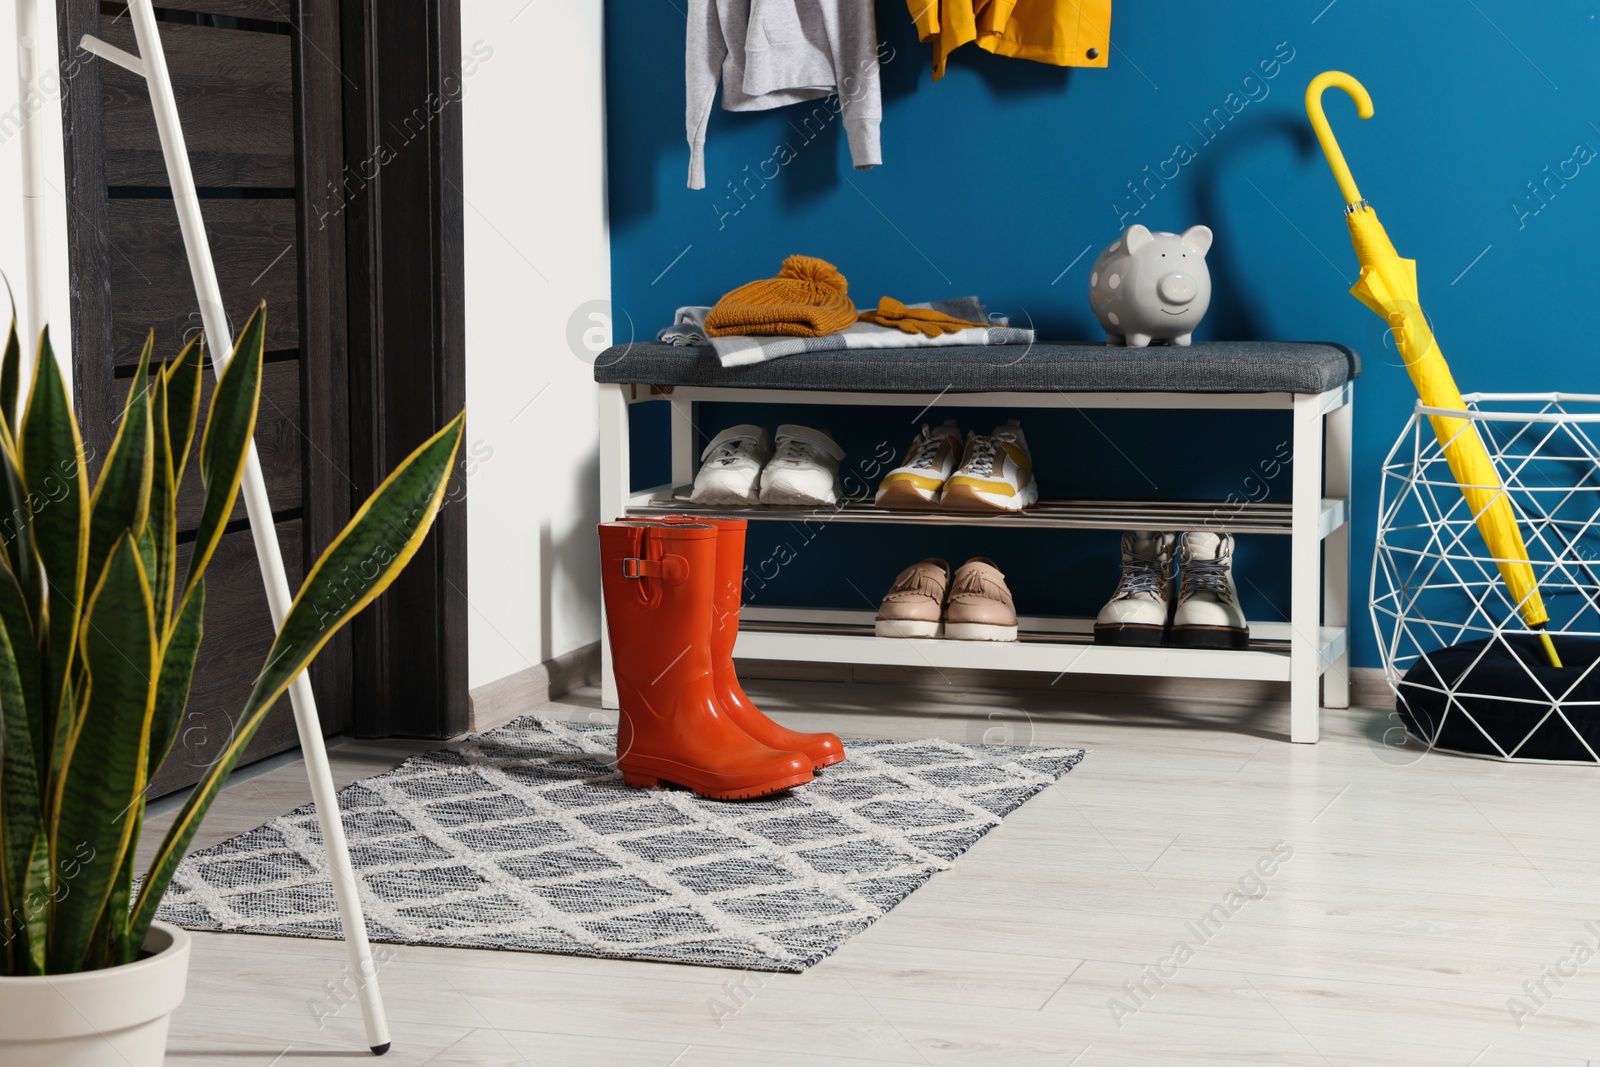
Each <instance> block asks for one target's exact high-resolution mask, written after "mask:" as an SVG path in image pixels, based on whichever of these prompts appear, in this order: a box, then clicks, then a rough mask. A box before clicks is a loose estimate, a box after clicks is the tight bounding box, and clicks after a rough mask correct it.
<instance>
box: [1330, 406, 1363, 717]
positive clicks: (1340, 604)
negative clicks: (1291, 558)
mask: <svg viewBox="0 0 1600 1067" xmlns="http://www.w3.org/2000/svg"><path fill="white" fill-rule="evenodd" d="M1354 412H1355V403H1354V400H1353V399H1348V400H1346V401H1345V403H1344V405H1343V406H1341V407H1338V408H1335V409H1334V410H1332V411H1330V412H1329V413H1328V423H1327V427H1328V428H1327V434H1326V436H1325V439H1324V442H1323V450H1324V451H1323V490H1322V491H1323V492H1324V493H1325V494H1326V495H1328V496H1330V497H1333V498H1335V499H1337V498H1339V497H1343V498H1345V499H1346V500H1349V499H1350V452H1351V445H1352V437H1351V425H1352V422H1353V416H1354ZM1352 503H1353V502H1352ZM1352 521H1353V515H1352V511H1351V510H1350V508H1348V507H1347V508H1346V511H1345V524H1344V525H1343V526H1341V527H1339V528H1338V529H1337V530H1334V531H1333V532H1332V533H1331V534H1329V535H1328V540H1327V542H1326V544H1324V546H1323V572H1322V573H1323V577H1322V621H1323V624H1324V625H1326V626H1343V627H1346V628H1348V627H1349V625H1350V526H1351V523H1352ZM1351 644H1352V642H1351V641H1350V640H1349V639H1348V635H1346V641H1345V653H1344V655H1342V656H1340V657H1339V658H1338V659H1337V660H1336V661H1334V662H1333V663H1332V664H1330V665H1329V666H1328V671H1327V673H1326V674H1324V675H1323V676H1322V706H1323V707H1325V708H1348V707H1349V706H1350V645H1351Z"/></svg>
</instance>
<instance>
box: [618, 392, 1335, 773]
mask: <svg viewBox="0 0 1600 1067" xmlns="http://www.w3.org/2000/svg"><path fill="white" fill-rule="evenodd" d="M599 388H600V416H601V417H600V428H601V441H600V498H601V499H600V504H601V513H602V514H603V515H608V516H609V515H619V516H620V515H627V516H631V517H636V518H648V517H650V516H656V515H670V514H686V513H690V514H692V513H700V514H704V515H706V516H708V517H710V516H716V517H728V518H743V519H750V520H753V521H779V522H788V523H828V522H844V523H878V524H882V523H889V524H899V525H946V526H948V525H961V526H985V527H1005V526H1012V527H1017V528H1053V529H1073V530H1126V529H1170V530H1184V529H1214V530H1218V531H1227V532H1230V533H1240V534H1275V535H1281V536H1287V537H1288V538H1289V539H1290V609H1289V616H1290V620H1289V622H1287V623H1252V624H1251V628H1250V638H1251V640H1250V647H1249V648H1247V649H1241V650H1207V649H1182V648H1164V647H1163V648H1124V647H1113V646H1105V645H1096V644H1094V643H1093V634H1092V623H1093V620H1092V619H1073V618H1049V617H1023V618H1021V619H1019V620H1018V624H1019V630H1020V639H1019V640H1018V641H1017V642H1016V643H1014V644H1011V643H1006V644H996V643H991V642H969V641H950V640H943V639H926V640H918V639H913V640H902V639H888V638H879V637H876V636H874V635H873V632H872V616H873V612H871V611H865V610H862V611H851V610H826V609H815V608H778V607H760V608H757V607H751V608H747V609H746V610H745V612H744V613H743V616H742V624H741V627H740V633H739V643H738V645H737V647H736V648H735V652H734V654H735V656H738V657H741V658H748V659H761V660H791V661H804V662H828V663H852V664H854V663H860V664H889V665H899V666H907V667H920V668H924V669H928V670H933V669H935V668H938V669H961V668H974V669H986V670H995V669H1001V670H1019V671H1042V672H1048V673H1051V674H1063V673H1068V672H1071V673H1080V674H1131V675H1143V676H1146V677H1181V678H1203V679H1240V680H1257V681H1286V682H1288V683H1289V688H1290V700H1289V704H1290V716H1289V720H1290V721H1289V735H1290V740H1292V741H1297V742H1306V743H1310V742H1315V741H1316V740H1317V739H1318V736H1319V709H1320V708H1321V707H1330V708H1343V707H1348V706H1349V701H1350V691H1349V632H1348V623H1349V619H1348V612H1349V577H1350V567H1349V551H1350V539H1349V530H1350V526H1349V519H1350V516H1349V493H1350V446H1351V438H1350V433H1351V413H1352V392H1353V390H1352V388H1351V386H1350V385H1348V384H1347V385H1343V386H1340V387H1338V388H1336V389H1332V390H1329V391H1328V392H1325V393H1055V392H1051V393H1011V392H1008V393H964V394H950V393H946V394H938V395H935V394H927V395H923V394H913V393H841V392H818V391H811V390H774V389H734V388H709V387H699V386H697V387H693V388H688V387H678V388H672V387H648V386H637V385H611V384H602V385H601V386H600V387H599ZM650 400H665V401H666V402H668V403H670V404H671V405H672V409H673V418H672V431H671V433H672V442H671V447H672V483H671V484H670V485H665V486H658V487H655V488H652V489H646V490H643V491H639V492H635V491H633V490H632V489H631V488H630V467H629V433H628V407H629V405H631V404H634V403H640V402H644V401H650ZM701 401H730V402H740V403H772V404H818V405H829V406H837V405H873V406H899V407H911V408H914V409H917V410H919V411H921V410H925V409H927V408H929V407H931V406H933V405H935V404H937V405H938V406H939V407H941V408H952V407H962V408H978V407H982V408H1003V409H1006V410H1016V409H1026V408H1035V409H1038V408H1101V409H1104V408H1122V409H1133V408H1143V409H1152V408H1153V409H1175V408H1186V409H1200V410H1224V411H1225V410H1241V409H1251V410H1284V411H1289V412H1291V413H1292V421H1293V438H1292V444H1293V457H1294V460H1295V462H1294V465H1293V468H1292V470H1293V476H1292V485H1291V491H1290V497H1289V499H1288V500H1287V501H1283V502H1278V501H1263V502H1251V501H1243V502H1234V501H1122V500H1045V501H1041V502H1040V503H1039V504H1038V505H1037V506H1036V507H1033V508H1030V509H1028V510H1027V511H1026V512H1023V513H1021V514H1016V515H1004V514H985V513H977V512H957V511H935V510H928V511H910V510H886V509H882V508H877V507H874V506H873V505H872V504H871V502H870V501H863V500H846V501H844V502H843V503H842V504H841V505H839V506H836V507H821V508H794V507H748V508H727V507H701V506H698V505H695V504H692V503H690V502H689V501H688V499H687V496H688V486H689V485H690V484H692V482H693V480H694V473H695V469H694V465H695V462H696V460H697V458H698V456H699V452H700V447H699V446H700V443H701V440H700V435H699V434H697V431H696V426H697V423H696V421H695V417H696V411H695V405H696V404H697V403H699V402H701ZM919 417H920V416H919ZM601 650H602V660H603V663H602V678H603V690H604V691H603V694H602V700H603V703H604V705H605V706H606V707H615V706H616V694H615V688H614V684H613V682H612V676H611V669H610V649H609V647H608V646H607V645H606V643H605V638H604V630H603V628H602V635H601ZM1319 690H1320V692H1319Z"/></svg>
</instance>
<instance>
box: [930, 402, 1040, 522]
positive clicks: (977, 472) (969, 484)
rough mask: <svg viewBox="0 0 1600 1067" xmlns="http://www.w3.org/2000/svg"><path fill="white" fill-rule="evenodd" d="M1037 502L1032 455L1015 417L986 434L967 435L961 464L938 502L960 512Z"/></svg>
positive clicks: (1004, 508) (1009, 508)
mask: <svg viewBox="0 0 1600 1067" xmlns="http://www.w3.org/2000/svg"><path fill="white" fill-rule="evenodd" d="M1038 502H1039V487H1038V486H1037V485H1035V484H1034V481H1033V456H1032V455H1031V454H1030V453H1029V452H1028V442H1027V439H1026V438H1024V437H1023V436H1022V427H1021V425H1020V424H1018V422H1017V420H1016V419H1012V420H1011V421H1010V422H1008V423H1006V424H1005V425H1004V426H998V427H996V428H995V431H994V433H992V434H988V435H987V436H986V435H984V434H981V433H969V434H967V450H966V452H965V453H963V454H962V457H961V466H960V468H959V469H958V470H957V471H956V472H955V474H953V475H951V476H950V479H949V481H947V482H945V483H944V491H943V492H942V493H940V494H939V503H940V504H942V505H944V506H945V507H947V508H959V509H961V510H963V511H1021V510H1022V509H1023V508H1026V507H1031V506H1032V505H1034V504H1037V503H1038Z"/></svg>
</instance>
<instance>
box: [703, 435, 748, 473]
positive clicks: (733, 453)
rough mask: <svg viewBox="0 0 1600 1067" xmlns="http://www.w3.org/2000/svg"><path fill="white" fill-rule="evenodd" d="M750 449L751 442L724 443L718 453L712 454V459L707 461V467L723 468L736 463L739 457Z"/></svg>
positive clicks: (719, 447)
mask: <svg viewBox="0 0 1600 1067" xmlns="http://www.w3.org/2000/svg"><path fill="white" fill-rule="evenodd" d="M749 447H750V442H749V441H724V442H723V443H722V444H720V445H718V446H717V448H716V451H714V452H712V453H711V458H710V459H708V460H706V465H707V466H723V467H726V466H727V465H728V464H730V463H733V462H735V461H736V460H738V459H739V455H740V453H741V452H743V451H744V450H746V449H748V448H749Z"/></svg>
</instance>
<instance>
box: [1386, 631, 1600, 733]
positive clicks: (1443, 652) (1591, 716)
mask: <svg viewBox="0 0 1600 1067" xmlns="http://www.w3.org/2000/svg"><path fill="white" fill-rule="evenodd" d="M1491 641H1492V646H1491ZM1555 642H1556V652H1557V654H1558V655H1560V657H1561V662H1562V667H1561V668H1559V669H1557V668H1555V667H1552V666H1550V662H1549V660H1548V659H1546V658H1545V653H1544V647H1543V645H1541V644H1540V642H1539V638H1538V637H1536V636H1534V635H1533V634H1511V635H1507V636H1505V637H1504V638H1498V639H1494V638H1484V639H1482V640H1479V641H1468V642H1466V643H1464V644H1460V645H1451V646H1450V647H1449V648H1443V649H1440V650H1439V651H1437V652H1430V653H1428V654H1427V655H1425V656H1423V657H1422V658H1421V659H1419V660H1418V661H1417V662H1416V663H1415V664H1414V665H1413V666H1412V668H1411V669H1410V670H1408V671H1407V672H1406V674H1405V677H1404V678H1403V679H1401V681H1400V698H1399V699H1397V700H1396V701H1395V710H1396V711H1398V712H1399V713H1400V718H1401V720H1402V721H1403V722H1404V723H1405V725H1406V729H1407V730H1409V731H1410V732H1411V735H1412V736H1413V737H1416V738H1418V739H1419V740H1421V741H1423V742H1426V743H1431V744H1433V745H1435V746H1437V747H1439V748H1448V749H1452V750H1454V751H1457V752H1472V753H1478V754H1482V755H1488V756H1500V755H1501V753H1502V751H1503V752H1504V754H1505V755H1508V756H1514V757H1516V758H1517V759H1530V760H1569V761H1581V762H1584V763H1594V762H1596V759H1595V753H1600V669H1596V667H1595V662H1596V660H1600V640H1597V639H1595V638H1589V637H1562V636H1559V635H1557V636H1556V637H1555ZM1486 647H1487V648H1488V650H1487V651H1485V648H1486ZM1442 690H1449V691H1453V692H1454V694H1455V695H1454V697H1453V698H1452V697H1451V696H1450V695H1448V694H1447V693H1446V692H1442ZM1558 704H1559V707H1560V712H1561V713H1564V714H1565V716H1566V720H1567V721H1563V720H1562V714H1560V713H1557V712H1556V711H1555V710H1554V709H1555V708H1556V706H1557V705H1558ZM1463 712H1465V713H1466V714H1463ZM1468 716H1470V718H1469V717H1468ZM1473 720H1476V721H1477V725H1476V726H1475V725H1473ZM1541 720H1542V721H1541ZM1567 722H1570V723H1571V724H1572V725H1571V726H1570V727H1569V726H1568V725H1567ZM1441 723H1442V724H1443V726H1442V728H1441ZM1479 727H1482V729H1481V730H1480V729H1479ZM1574 730H1576V733H1574ZM1530 731H1532V734H1533V736H1531V737H1529V736H1528V735H1529V732H1530ZM1485 734H1488V736H1487V737H1485V736H1484V735H1485ZM1580 736H1581V738H1582V740H1581V741H1580V740H1579V737H1580ZM1490 738H1493V739H1494V742H1497V743H1498V745H1499V748H1498V749H1497V748H1496V747H1495V744H1493V743H1491V742H1490ZM1524 738H1526V739H1527V740H1526V741H1524ZM1584 742H1587V743H1588V747H1587V748H1586V747H1585V746H1584ZM1591 750H1592V751H1591Z"/></svg>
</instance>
